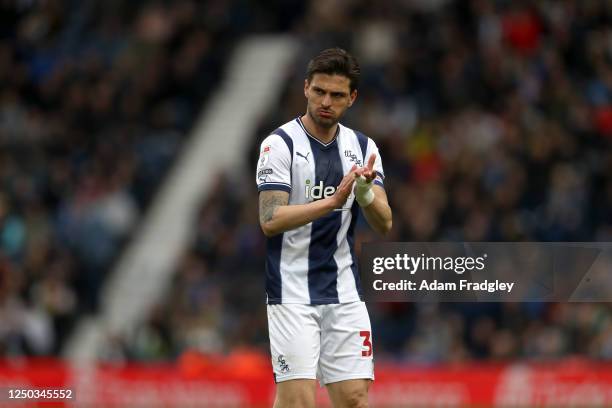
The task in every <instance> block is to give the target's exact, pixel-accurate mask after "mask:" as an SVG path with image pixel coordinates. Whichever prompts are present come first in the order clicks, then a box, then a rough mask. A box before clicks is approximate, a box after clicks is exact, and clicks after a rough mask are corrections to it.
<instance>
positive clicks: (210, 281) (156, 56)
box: [0, 0, 612, 406]
mask: <svg viewBox="0 0 612 408" xmlns="http://www.w3.org/2000/svg"><path fill="white" fill-rule="evenodd" d="M263 3H264V2H257V1H240V0H233V1H210V2H196V1H189V0H182V1H172V2H170V1H157V2H153V1H151V2H149V1H130V2H120V1H108V2H95V1H66V2H61V1H44V2H42V1H41V2H37V1H16V2H14V3H11V2H8V3H0V183H2V184H1V185H2V188H1V189H0V322H1V323H2V324H0V356H2V357H8V358H16V357H22V356H41V355H42V356H45V355H55V356H57V355H59V354H60V352H61V350H62V346H63V345H65V343H66V339H67V338H68V336H69V335H70V334H71V332H72V329H73V327H74V326H75V322H76V321H77V319H78V318H80V317H82V316H83V315H89V314H95V313H96V312H98V310H99V307H98V306H99V302H98V297H99V295H100V293H99V289H100V287H101V286H102V285H103V284H104V283H105V282H106V277H107V274H108V271H109V270H110V269H111V268H112V267H113V266H114V264H115V262H116V260H117V259H118V256H119V255H120V254H121V251H122V250H123V249H124V248H125V247H126V245H127V244H128V243H129V242H130V240H131V238H132V237H133V235H134V234H135V232H136V231H137V228H138V225H139V222H140V221H141V220H142V215H143V214H144V213H145V212H146V211H147V209H148V208H149V207H150V205H151V202H152V200H153V198H154V197H155V192H156V191H158V186H159V185H160V183H161V182H162V180H163V179H164V177H165V176H166V174H167V171H168V169H169V168H170V167H171V164H172V163H174V162H175V161H176V160H180V158H179V157H178V156H177V155H178V154H179V152H180V147H181V146H182V143H183V141H184V140H183V139H184V135H186V134H187V133H188V132H189V131H190V130H191V129H192V128H193V126H194V121H195V119H196V117H197V115H199V114H200V112H201V111H202V109H206V108H207V101H208V97H209V95H210V93H211V92H212V91H213V90H214V88H215V87H216V86H217V85H218V83H219V81H220V80H221V79H222V77H223V74H224V69H225V64H226V63H227V61H228V59H229V57H230V55H232V51H233V50H234V48H235V45H236V44H238V43H239V40H241V39H243V38H244V37H245V36H246V35H249V34H252V33H270V32H273V33H278V32H282V33H291V34H292V35H294V36H295V37H296V38H297V39H298V40H299V41H300V44H301V46H300V49H299V53H298V57H297V59H296V61H295V66H296V67H302V66H304V63H305V62H306V61H307V60H308V59H309V58H310V57H311V56H312V55H313V54H314V53H316V52H317V51H319V50H320V49H323V48H326V47H328V46H336V45H338V46H342V47H345V48H347V49H350V50H351V51H353V52H354V54H355V55H356V56H358V57H359V59H360V61H361V64H362V84H361V88H360V91H359V99H358V102H357V103H356V105H355V106H354V107H353V108H352V109H351V111H350V112H349V114H348V115H347V117H346V119H345V122H346V123H347V124H349V125H351V126H353V127H355V128H359V129H361V130H362V131H363V132H364V133H366V134H367V135H369V136H371V137H372V138H374V139H375V140H376V141H377V144H378V145H379V146H380V148H381V152H382V157H383V159H384V166H385V170H386V174H387V179H386V181H385V184H386V186H387V191H388V194H389V198H390V202H391V206H392V208H393V209H394V227H393V230H392V232H391V235H390V236H389V237H387V239H388V240H390V241H437V240H452V241H606V242H610V241H612V211H611V209H612V149H611V148H610V147H611V143H612V46H611V45H610V44H612V40H611V39H612V29H611V28H610V27H612V21H611V20H612V6H611V5H610V2H606V1H603V0H601V1H600V0H594V1H588V2H584V1H578V0H564V1H554V0H538V1H507V0H492V1H486V0H471V1H452V0H435V1H434V0H431V1H423V0H413V1H392V0H380V1H377V2H368V1H363V0H354V1H311V2H297V1H273V2H266V4H263ZM7 4H8V5H7ZM204 4H205V5H204ZM303 75H304V73H303V72H295V73H294V75H293V76H292V77H290V78H289V79H287V80H286V82H285V83H286V88H285V89H284V91H283V94H282V96H281V98H280V100H279V101H278V103H277V104H276V106H275V108H274V109H271V110H270V112H269V113H268V114H267V115H266V117H264V118H262V119H261V121H259V123H256V124H254V127H253V130H252V134H248V135H245V140H246V143H248V144H249V145H250V146H251V147H250V154H249V155H248V157H245V158H244V161H245V162H247V163H249V165H248V166H245V167H246V169H245V168H242V169H241V170H240V171H239V172H235V173H231V172H228V173H226V174H224V175H221V176H220V177H219V178H218V179H217V180H216V184H215V185H214V186H213V188H212V189H211V190H210V193H209V194H208V197H207V198H206V199H205V200H204V202H203V203H202V205H201V208H200V210H199V212H198V215H197V217H196V219H195V220H194V222H193V226H194V227H193V231H192V234H193V239H192V240H191V242H190V244H189V245H188V246H187V247H186V248H184V252H183V253H182V254H181V256H180V257H179V261H178V262H177V265H176V268H175V270H174V274H173V276H174V277H173V280H172V284H171V285H170V287H168V290H167V293H166V294H165V297H164V299H162V300H161V301H160V302H159V303H157V304H155V305H154V307H153V308H152V310H151V311H150V313H149V315H148V316H149V317H148V319H147V320H146V322H144V323H142V324H139V325H137V326H135V327H134V328H133V330H132V331H131V332H129V333H128V334H126V335H115V333H111V332H109V333H108V336H107V339H106V344H105V345H104V347H102V348H101V349H100V350H98V358H99V359H100V361H105V362H110V363H113V364H117V365H120V363H126V362H128V363H129V362H133V361H140V362H159V361H162V362H168V361H178V362H179V369H178V370H179V371H180V372H181V373H182V374H184V375H186V376H187V377H189V376H190V375H191V376H197V375H199V374H201V373H202V372H207V373H208V372H211V371H214V369H211V367H216V368H217V369H218V370H219V373H217V374H218V375H220V376H221V375H226V374H227V373H231V374H232V375H242V376H243V377H242V378H243V379H244V378H247V379H249V377H248V375H249V372H251V371H252V370H256V369H257V370H259V369H262V368H261V367H265V368H264V369H267V366H265V364H264V363H261V361H260V357H261V356H262V355H263V356H266V355H267V353H268V339H267V328H266V313H265V305H264V301H263V300H264V292H263V265H264V260H263V254H264V245H265V241H264V236H263V234H262V233H261V232H260V230H259V226H258V220H257V207H256V204H255V203H256V202H257V193H256V191H255V185H254V182H253V178H254V177H252V171H251V170H250V169H254V168H255V160H256V158H257V157H256V149H257V146H258V144H259V142H260V141H261V140H262V139H263V137H265V136H266V135H267V134H268V132H270V131H271V130H273V129H274V127H275V124H278V123H283V122H284V121H286V120H289V119H291V118H292V117H294V116H295V115H296V114H298V113H299V112H302V111H303V109H304V100H303V94H302V87H301V84H302V77H303ZM372 240H378V238H377V237H375V236H374V235H373V233H372V232H371V231H369V229H368V228H367V227H366V226H365V224H363V223H362V224H361V225H359V238H358V243H359V242H367V241H372ZM358 246H359V245H357V247H358ZM237 283H239V284H237ZM369 309H370V313H371V317H372V323H373V332H374V333H375V341H376V346H375V347H376V351H375V352H376V358H377V361H381V362H385V361H386V362H387V363H390V364H401V365H402V366H403V367H417V368H419V369H421V368H423V367H426V366H432V365H433V366H434V370H436V369H437V368H435V367H439V366H436V364H441V363H444V364H449V365H450V366H453V367H457V366H456V365H455V364H456V363H462V364H464V365H462V366H461V367H463V368H461V369H460V370H459V371H458V373H459V374H457V375H465V376H466V378H467V377H469V373H470V370H471V367H472V366H471V365H470V364H473V363H474V362H476V364H478V363H484V362H486V363H490V362H494V363H510V362H536V363H539V362H552V361H555V362H559V363H560V364H562V365H561V366H560V367H561V368H560V369H558V370H556V369H552V370H551V371H550V372H549V371H545V370H544V371H543V372H545V374H544V377H546V376H548V375H553V374H554V373H557V374H559V373H563V372H564V370H565V369H566V368H567V367H566V365H564V364H566V363H567V362H568V361H569V364H572V361H573V359H580V360H581V361H582V360H588V361H590V362H595V363H597V364H599V363H603V364H607V365H606V366H605V369H604V370H603V372H605V373H608V374H607V375H609V372H610V369H609V364H610V361H611V360H612V306H611V304H610V303H577V304H574V303H536V302H533V303H520V304H519V303H489V304H468V303H463V304H458V303H453V304H451V303H444V304H407V303H394V304H384V303H379V304H371V305H369ZM194 352H196V353H195V355H194ZM228 354H229V355H230V356H235V357H231V358H230V361H228V362H226V363H225V364H226V365H223V364H221V363H219V365H214V362H215V361H217V360H216V359H217V358H219V356H221V355H228ZM383 364H384V363H383ZM580 364H581V363H580ZM580 364H578V367H579V368H580V367H582V368H580V369H579V370H578V371H580V370H582V371H580V372H582V373H591V372H598V371H596V370H594V369H591V366H581V365H580ZM50 367H51V366H50ZM237 367H238V368H237ZM253 367H255V368H253ZM478 367H480V366H477V368H476V369H474V372H478V373H479V374H478V375H481V374H480V373H485V374H486V373H488V371H486V370H483V371H478V370H480V368H478ZM553 367H557V366H553ZM572 367H574V368H575V367H576V366H572ZM585 367H586V368H585ZM58 370H59V369H58ZM461 370H463V371H461ZM161 372H163V370H160V373H158V374H159V376H160V378H161V376H162V373H161ZM568 372H569V369H568ZM173 373H174V372H173ZM185 373H187V374H185ZM424 373H425V371H418V372H415V373H413V374H411V375H412V376H411V375H407V376H406V378H407V379H408V380H407V381H416V380H417V379H418V378H419V377H420V376H423V375H425V376H427V375H428V374H424ZM495 373H496V374H494V376H495V378H496V379H497V378H498V377H497V376H500V377H501V378H504V380H503V381H507V384H514V388H513V387H511V386H509V385H508V388H507V390H510V391H508V392H507V393H506V394H507V396H508V397H507V398H509V399H506V400H503V401H506V402H507V403H508V404H509V405H511V406H529V404H530V403H532V401H536V400H529V401H531V402H529V401H528V402H526V403H525V404H526V405H523V404H522V402H521V401H518V400H513V399H512V398H518V396H517V395H518V394H520V393H517V392H516V390H517V389H521V390H522V388H521V387H523V386H527V385H525V381H526V380H525V378H531V377H525V376H521V373H522V372H521V371H520V370H518V371H512V372H511V373H509V374H507V373H505V372H504V373H503V374H499V373H498V372H497V371H495ZM551 373H553V374H551ZM266 374H267V373H266ZM438 374H439V375H440V377H432V378H436V380H435V381H438V380H439V378H446V377H445V376H448V375H450V374H449V372H448V371H444V369H440V372H438ZM227 375H229V374H227ZM432 375H433V374H432ZM491 375H493V374H491ZM514 375H516V376H518V377H513V376H514ZM583 375H585V376H586V375H587V374H583ZM128 376H129V374H127V375H126V377H128ZM232 378H233V377H232ZM398 378H399V377H398ZM470 378H471V377H470ZM483 378H485V379H486V378H489V377H487V376H486V375H483V376H482V377H478V378H476V377H474V378H471V380H470V381H472V382H473V384H472V386H473V387H474V389H479V387H481V385H482V384H483V383H482V382H481V381H484V380H483ZM515 378H519V380H517V381H518V382H516V381H515V380H514V379H515ZM533 378H536V377H535V376H534V377H533ZM577 378H578V377H577ZM581 378H582V377H581ZM585 378H586V377H585ZM601 378H604V377H603V376H602V377H598V379H601ZM606 378H608V380H606V381H608V382H605V384H609V383H610V381H611V380H610V379H609V377H606ZM381 380H382V381H381V382H382V383H383V384H384V381H385V374H384V372H383V373H382V375H381ZM258 381H259V382H258ZM435 381H434V383H435ZM440 381H441V380H440ZM500 381H502V380H500ZM503 381H502V382H503ZM513 381H515V382H514V383H513ZM538 381H539V380H538ZM252 383H253V384H255V385H253V387H255V386H259V385H257V384H263V383H264V380H262V379H261V378H260V377H258V378H257V379H253V382H252ZM603 383H604V381H603V380H602V382H601V383H600V384H603ZM266 384H267V383H266ZM487 384H488V383H487ZM504 384H506V383H504ZM517 384H518V385H517ZM538 384H539V382H538ZM598 384H599V383H598ZM483 387H484V386H483ZM492 387H494V386H492ZM533 387H534V388H533V392H534V393H535V392H536V391H537V390H536V388H537V387H536V386H533ZM551 387H552V386H551ZM502 388H503V387H502ZM382 389H384V388H381V390H382ZM487 389H488V388H487ZM546 389H547V388H545V387H542V388H541V389H540V388H538V390H540V391H541V392H542V393H544V392H545V391H543V390H546ZM551 389H552V388H551ZM558 389H559V388H558V387H557V388H555V390H557V391H558ZM602 389H604V393H605V392H608V394H605V395H607V397H606V396H605V395H604V394H602V395H604V397H602V398H603V400H602V401H607V402H610V401H612V395H610V394H609V391H606V389H609V386H602ZM512 390H514V391H512ZM404 391H405V390H404ZM412 391H413V392H414V395H425V397H423V398H425V399H424V400H423V401H430V400H427V399H426V398H428V397H427V396H428V395H432V393H429V394H426V393H424V391H423V393H424V394H419V392H420V391H418V390H416V389H415V390H412ZM421 391H422V390H421ZM442 391H443V390H440V389H436V390H435V392H434V393H433V394H435V393H436V392H440V395H442V394H443V392H442ZM557 391H555V392H557ZM207 392H208V391H207ZM232 392H233V391H231V390H230V391H228V392H227V395H231V394H232ZM551 393H552V391H551ZM212 394H214V392H211V395H212ZM383 394H384V392H382V391H381V392H380V394H379V395H381V396H380V397H379V398H383V396H384V395H383ZM223 395H226V394H223ZM389 395H391V394H389ZM551 395H552V394H551ZM580 395H583V394H580ZM598 395H599V394H598ZM262 398H265V396H264V397H262ZM415 398H417V397H415ZM487 398H488V397H487ZM542 398H544V397H542ZM606 398H607V399H606ZM482 401H489V402H490V400H485V399H483V400H482ZM526 401H527V400H526ZM540 401H542V400H540ZM559 401H561V400H559ZM564 401H567V400H564ZM575 402H576V401H575ZM578 402H579V400H578ZM415 404H418V401H417V402H415ZM533 404H534V405H538V404H537V403H533ZM448 405H453V404H452V402H451V403H448V404H447V406H448ZM483 405H484V404H483ZM593 405H596V406H605V405H606V404H605V403H601V404H597V403H595V404H593ZM550 406H556V405H555V404H554V403H552V405H550Z"/></svg>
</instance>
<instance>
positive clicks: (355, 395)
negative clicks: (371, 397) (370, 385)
mask: <svg viewBox="0 0 612 408" xmlns="http://www.w3.org/2000/svg"><path fill="white" fill-rule="evenodd" d="M346 407H347V408H368V392H367V391H366V390H356V391H353V392H351V394H350V395H348V396H347V397H346Z"/></svg>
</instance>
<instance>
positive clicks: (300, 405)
mask: <svg viewBox="0 0 612 408" xmlns="http://www.w3.org/2000/svg"><path fill="white" fill-rule="evenodd" d="M274 408H315V399H314V397H313V396H311V395H310V393H308V392H292V393H287V392H277V393H276V398H275V399H274Z"/></svg>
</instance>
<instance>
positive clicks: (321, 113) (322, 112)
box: [318, 109, 334, 119]
mask: <svg viewBox="0 0 612 408" xmlns="http://www.w3.org/2000/svg"><path fill="white" fill-rule="evenodd" d="M318 113H319V116H321V117H323V118H326V119H331V118H333V117H334V114H333V113H332V112H330V111H326V110H321V109H319V112H318Z"/></svg>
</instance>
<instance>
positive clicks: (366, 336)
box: [359, 330, 372, 357]
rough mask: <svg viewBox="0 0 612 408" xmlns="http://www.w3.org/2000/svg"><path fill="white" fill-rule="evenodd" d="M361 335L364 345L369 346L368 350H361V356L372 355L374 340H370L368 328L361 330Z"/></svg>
mask: <svg viewBox="0 0 612 408" xmlns="http://www.w3.org/2000/svg"><path fill="white" fill-rule="evenodd" d="M359 335H360V336H361V337H363V346H364V347H366V348H367V350H361V356H362V357H370V356H371V355H372V342H371V341H370V332H369V331H367V330H362V331H360V332H359Z"/></svg>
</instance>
